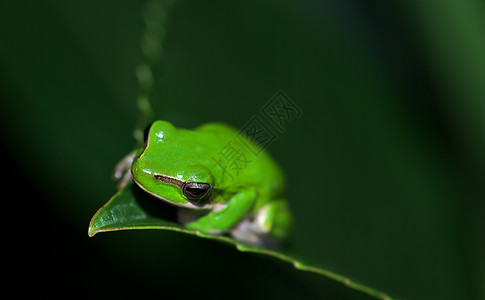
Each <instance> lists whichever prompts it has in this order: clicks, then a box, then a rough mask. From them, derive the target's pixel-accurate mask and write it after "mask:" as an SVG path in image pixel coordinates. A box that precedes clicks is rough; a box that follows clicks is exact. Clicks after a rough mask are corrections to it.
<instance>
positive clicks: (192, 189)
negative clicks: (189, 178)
mask: <svg viewBox="0 0 485 300" xmlns="http://www.w3.org/2000/svg"><path fill="white" fill-rule="evenodd" d="M210 188H211V186H210V184H208V183H203V182H187V183H185V184H184V186H183V187H182V191H183V193H184V195H185V197H187V198H189V199H200V198H202V197H204V196H205V195H206V194H207V192H209V190H210Z"/></svg>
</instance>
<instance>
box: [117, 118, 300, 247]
mask: <svg viewBox="0 0 485 300" xmlns="http://www.w3.org/2000/svg"><path fill="white" fill-rule="evenodd" d="M254 149H259V151H258V152H257V154H255V152H254ZM114 177H115V178H117V179H121V180H120V183H119V187H120V188H121V187H123V186H124V185H126V183H128V182H129V181H131V180H134V182H135V183H136V184H137V185H138V186H139V187H140V188H141V189H143V190H144V191H145V192H147V193H149V194H151V195H152V196H154V197H156V198H159V199H161V200H162V201H165V202H167V203H169V204H171V205H175V206H177V207H178V214H177V215H178V221H179V222H180V223H182V224H184V225H185V226H186V227H187V228H189V229H193V230H199V231H201V232H207V233H212V234H230V235H231V236H232V237H234V238H235V239H237V240H239V241H242V242H245V243H249V244H252V245H267V244H273V243H274V242H276V243H278V242H279V241H282V240H284V239H285V238H286V237H287V235H288V231H289V229H290V226H291V221H292V217H291V213H290V210H289V207H288V202H287V201H286V199H284V198H283V197H282V195H283V191H284V187H285V183H284V178H283V174H282V172H281V170H280V168H279V167H278V165H277V164H276V163H275V162H274V161H273V159H272V158H271V157H270V156H269V155H268V153H266V152H265V151H263V150H262V149H260V148H258V146H257V145H256V144H255V143H254V142H253V141H251V140H250V139H248V138H247V137H245V136H243V135H241V134H238V132H237V131H236V130H235V129H233V128H231V127H229V126H227V125H224V124H217V123H209V124H206V125H202V126H200V127H197V128H195V129H194V130H187V129H182V128H175V127H174V126H173V125H172V124H171V123H169V122H166V121H155V122H154V123H152V125H150V126H149V127H148V128H147V129H146V131H145V146H144V147H142V148H140V149H137V150H135V151H133V152H131V153H130V154H129V155H127V156H126V157H125V158H124V159H123V160H122V161H120V163H118V165H117V166H116V167H115V174H114Z"/></svg>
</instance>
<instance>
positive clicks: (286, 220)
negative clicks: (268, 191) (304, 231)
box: [230, 201, 291, 247]
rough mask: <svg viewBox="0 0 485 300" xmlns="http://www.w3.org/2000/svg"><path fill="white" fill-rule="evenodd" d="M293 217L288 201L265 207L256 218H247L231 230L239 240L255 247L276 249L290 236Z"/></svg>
mask: <svg viewBox="0 0 485 300" xmlns="http://www.w3.org/2000/svg"><path fill="white" fill-rule="evenodd" d="M290 225H291V215H290V213H289V210H288V205H287V203H286V201H276V202H273V203H269V204H267V205H265V206H263V207H262V208H261V209H260V210H259V211H258V213H257V214H256V216H255V217H254V218H249V217H247V218H245V219H243V220H242V221H241V222H239V224H237V225H236V226H235V227H233V228H232V229H231V230H230V234H231V235H232V236H233V237H234V238H235V239H237V240H239V241H241V242H244V243H247V244H251V245H254V246H263V247H276V246H279V245H280V244H281V242H282V241H283V240H284V239H285V238H286V236H287V235H288V231H289V228H290Z"/></svg>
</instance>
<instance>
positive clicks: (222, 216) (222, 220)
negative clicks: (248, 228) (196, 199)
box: [186, 189, 257, 233]
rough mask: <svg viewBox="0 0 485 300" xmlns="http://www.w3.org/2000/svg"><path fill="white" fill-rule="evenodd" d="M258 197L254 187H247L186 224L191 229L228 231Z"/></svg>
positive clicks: (211, 231)
mask: <svg viewBox="0 0 485 300" xmlns="http://www.w3.org/2000/svg"><path fill="white" fill-rule="evenodd" d="M256 197H257V192H256V190H254V189H245V190H242V191H241V192H238V193H237V194H234V195H233V196H232V197H231V198H230V199H229V200H228V201H227V203H225V204H223V205H222V206H221V207H218V208H216V209H215V210H214V211H212V212H210V213H208V214H206V215H204V216H202V217H200V218H198V219H197V220H195V221H193V222H191V223H188V224H186V226H187V227H188V228H190V229H195V230H200V231H203V232H209V233H223V232H227V231H228V230H229V229H230V228H231V227H233V226H234V225H236V224H237V223H239V222H240V221H241V220H242V219H244V217H245V216H246V215H247V214H248V212H249V210H250V208H251V207H252V206H253V204H254V202H255V200H256Z"/></svg>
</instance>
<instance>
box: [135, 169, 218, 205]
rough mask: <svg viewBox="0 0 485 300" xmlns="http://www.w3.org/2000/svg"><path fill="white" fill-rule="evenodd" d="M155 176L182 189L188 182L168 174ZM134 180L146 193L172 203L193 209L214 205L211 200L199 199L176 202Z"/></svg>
mask: <svg viewBox="0 0 485 300" xmlns="http://www.w3.org/2000/svg"><path fill="white" fill-rule="evenodd" d="M153 178H155V179H156V180H159V181H161V182H163V183H166V184H170V185H174V186H176V187H178V188H179V189H182V187H183V186H184V184H185V183H186V182H185V181H184V180H181V179H178V178H175V177H171V176H167V175H160V174H155V175H153ZM134 181H135V183H136V184H137V185H138V186H139V187H140V188H141V189H142V190H144V191H145V192H146V193H148V194H150V195H152V196H153V197H155V198H158V199H161V200H163V201H164V202H166V203H168V204H170V205H174V206H178V207H183V208H188V209H193V210H209V209H212V208H213V207H214V205H213V203H211V202H210V201H209V202H205V201H204V202H202V203H201V202H200V201H197V200H195V201H193V200H190V199H187V201H188V202H187V203H180V202H174V201H172V200H170V199H167V198H165V197H162V196H160V195H157V194H155V193H153V192H151V191H149V190H147V189H146V188H145V187H144V186H143V185H142V184H140V183H138V182H137V181H136V180H134Z"/></svg>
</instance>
